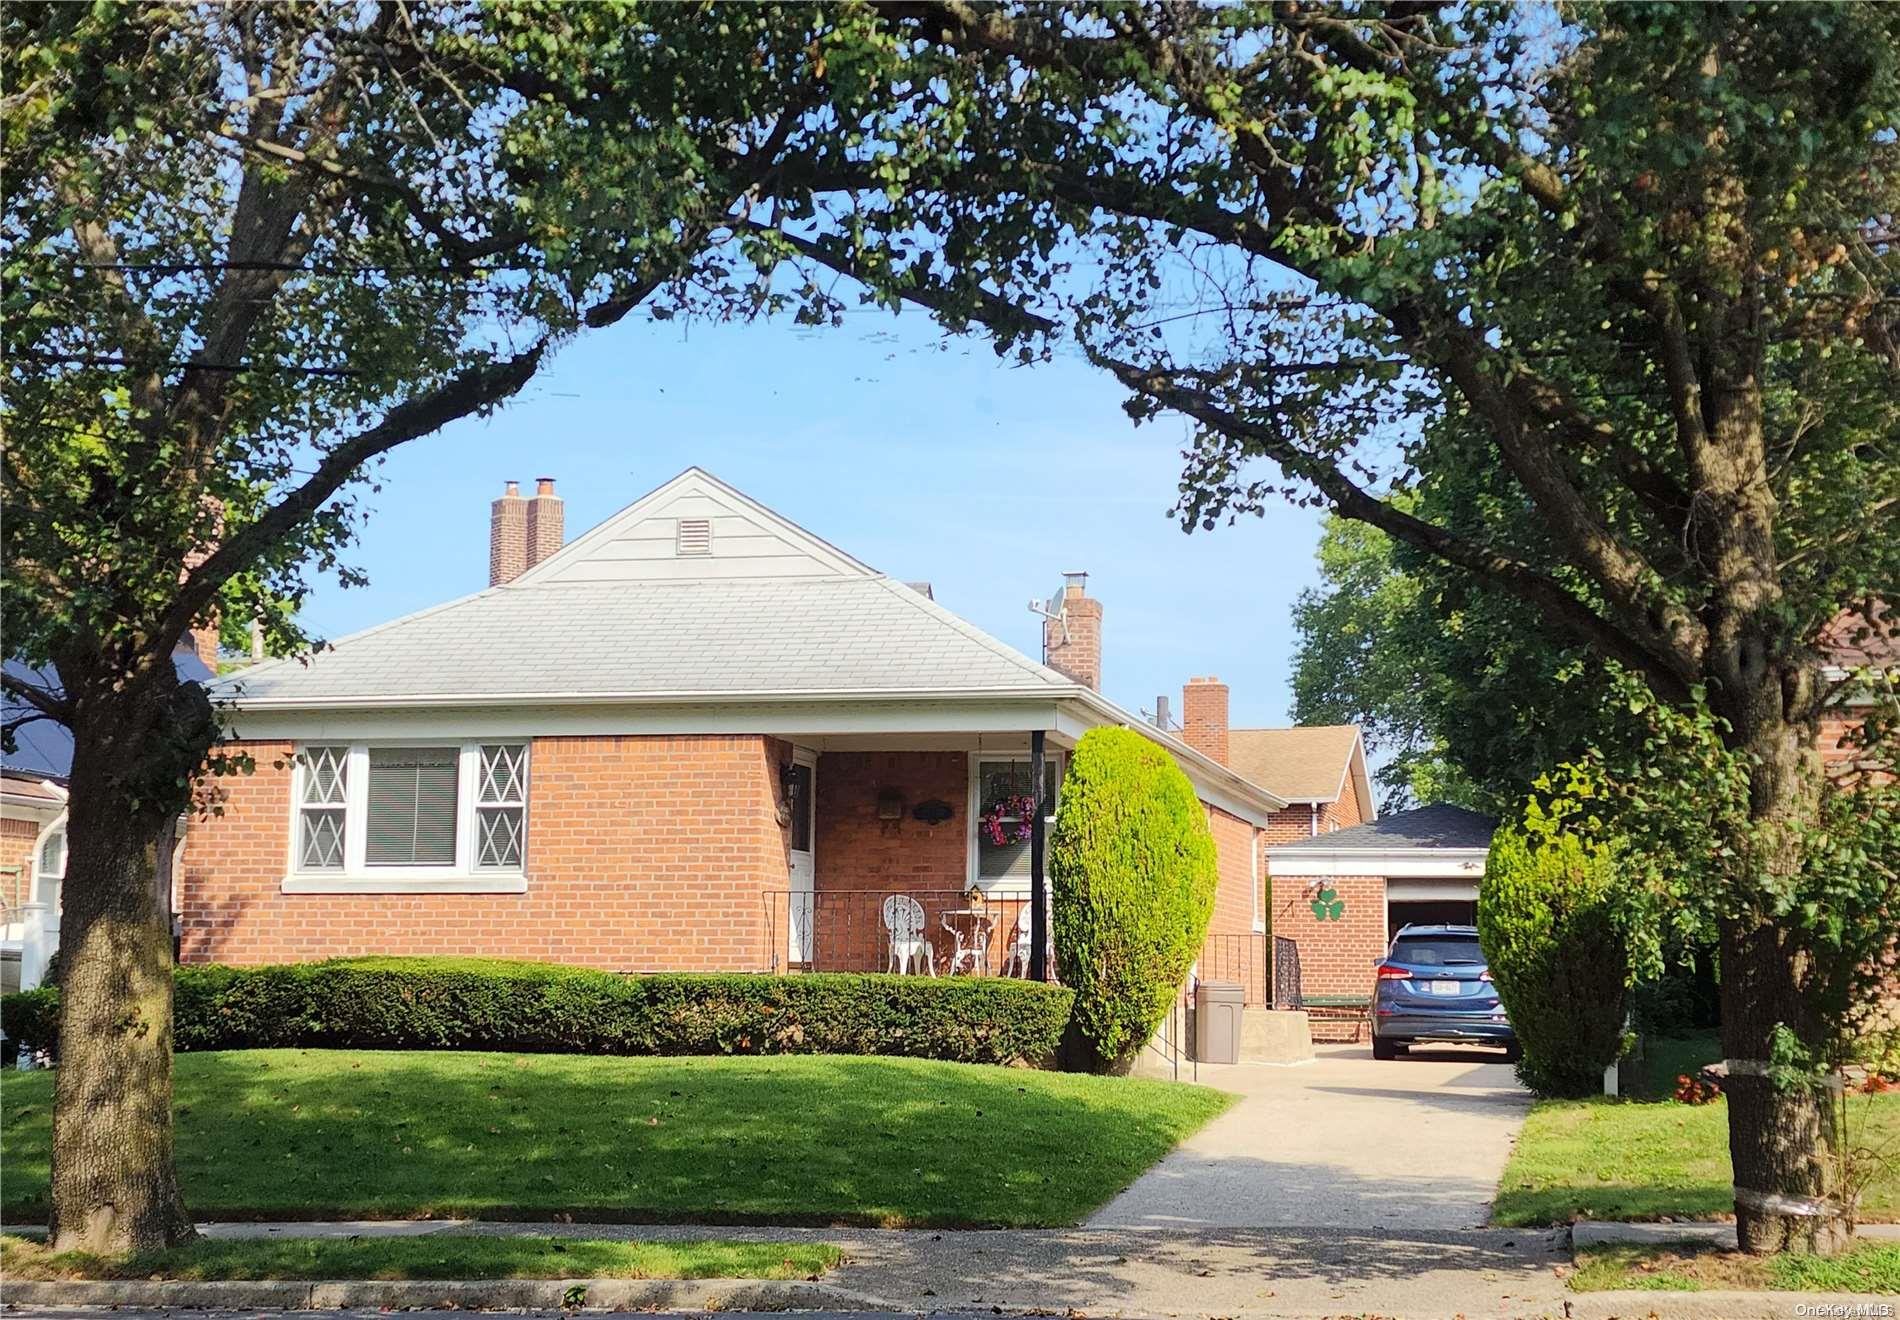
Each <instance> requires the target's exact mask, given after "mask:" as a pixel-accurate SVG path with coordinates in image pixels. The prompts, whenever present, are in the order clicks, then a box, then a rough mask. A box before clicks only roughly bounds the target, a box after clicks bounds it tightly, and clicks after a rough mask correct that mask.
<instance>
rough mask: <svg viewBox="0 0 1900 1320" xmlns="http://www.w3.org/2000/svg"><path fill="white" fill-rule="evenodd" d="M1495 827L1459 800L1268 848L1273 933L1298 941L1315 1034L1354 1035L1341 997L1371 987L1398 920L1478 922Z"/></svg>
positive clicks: (1354, 1012)
mask: <svg viewBox="0 0 1900 1320" xmlns="http://www.w3.org/2000/svg"><path fill="white" fill-rule="evenodd" d="M1496 828H1497V821H1496V820H1494V819H1493V818H1492V817H1490V816H1484V815H1480V814H1479V813H1477V812H1475V811H1467V810H1465V809H1464V808H1463V807H1452V806H1442V805H1441V806H1431V807H1418V808H1415V809H1414V810H1411V811H1400V812H1395V813H1393V814H1392V815H1390V816H1381V817H1380V818H1379V819H1377V820H1373V821H1368V822H1367V823H1366V824H1363V825H1355V826H1352V827H1351V828H1349V829H1342V830H1338V831H1336V832H1329V833H1325V834H1316V835H1312V836H1309V837H1307V838H1304V839H1299V840H1296V841H1294V842H1292V843H1281V844H1275V845H1273V846H1271V847H1269V848H1268V850H1267V874H1268V876H1269V877H1270V880H1269V887H1270V892H1271V893H1272V895H1273V932H1274V934H1276V935H1281V936H1285V937H1287V938H1289V939H1292V940H1293V941H1295V942H1296V943H1297V944H1298V945H1299V950H1300V991H1301V994H1302V996H1303V997H1304V998H1305V999H1306V1000H1307V1002H1308V1010H1309V1012H1311V1013H1312V1014H1313V1015H1314V1021H1313V1034H1314V1039H1316V1040H1317V1039H1322V1038H1326V1037H1333V1038H1337V1037H1338V1036H1339V1035H1340V1034H1341V1032H1340V1028H1341V1027H1348V1028H1349V1030H1348V1031H1347V1032H1346V1035H1347V1037H1348V1038H1351V1037H1352V1036H1354V1035H1356V1033H1357V1030H1358V1019H1359V1018H1361V1017H1363V1016H1364V1014H1363V1010H1362V1009H1361V1008H1359V1007H1356V1006H1354V1005H1348V1004H1343V1003H1339V1002H1337V1001H1341V1000H1355V1001H1356V1000H1363V999H1364V998H1365V997H1366V996H1367V995H1368V994H1369V993H1370V991H1371V986H1372V966H1373V964H1374V963H1375V962H1377V961H1378V959H1379V957H1380V956H1381V955H1382V954H1384V953H1385V951H1386V947H1387V945H1388V944H1389V943H1390V942H1391V937H1392V934H1393V932H1395V931H1397V930H1398V929H1399V927H1401V926H1404V925H1407V924H1411V925H1423V924H1431V923H1435V922H1448V923H1451V924H1454V925H1470V924H1472V923H1475V922H1476V921H1477V919H1478V881H1479V880H1481V879H1483V878H1484V859H1485V854H1486V853H1488V852H1489V851H1490V848H1491V834H1492V831H1494V830H1495V829H1496ZM1329 1001H1332V1002H1329ZM1333 1009H1337V1010H1339V1011H1338V1012H1332V1011H1330V1010H1333ZM1334 1018H1336V1019H1341V1021H1338V1022H1328V1021H1326V1019H1334Z"/></svg>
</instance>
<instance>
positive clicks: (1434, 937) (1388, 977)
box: [1372, 926, 1519, 1062]
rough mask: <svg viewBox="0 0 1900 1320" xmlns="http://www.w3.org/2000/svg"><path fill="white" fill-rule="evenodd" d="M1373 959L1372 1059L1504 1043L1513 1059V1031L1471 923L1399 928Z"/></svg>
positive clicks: (1515, 1036) (1507, 1056)
mask: <svg viewBox="0 0 1900 1320" xmlns="http://www.w3.org/2000/svg"><path fill="white" fill-rule="evenodd" d="M1377 961H1378V971H1377V973H1376V976H1377V979H1376V980H1375V981H1374V982H1373V985H1372V1057H1373V1058H1375V1059H1396V1058H1397V1057H1398V1054H1399V1049H1400V1047H1401V1046H1406V1045H1419V1044H1425V1043H1428V1042H1437V1043H1450V1042H1461V1043H1464V1044H1477V1045H1500V1046H1503V1048H1504V1052H1505V1057H1506V1058H1507V1059H1509V1060H1511V1061H1512V1062H1516V1060H1517V1058H1518V1053H1519V1051H1518V1044H1517V1033H1516V1032H1514V1031H1512V1030H1511V1022H1510V1019H1509V1018H1507V1017H1506V1016H1505V1015H1504V1005H1503V1004H1501V1003H1499V1002H1498V991H1497V987H1496V986H1494V985H1492V984H1491V972H1490V969H1489V968H1488V967H1487V965H1486V963H1485V957H1484V953H1483V952H1482V951H1481V950H1480V949H1479V948H1478V928H1477V927H1476V926H1401V927H1400V928H1399V933H1398V934H1396V935H1394V936H1393V937H1392V947H1391V948H1390V949H1388V950H1387V951H1386V954H1385V956H1384V957H1383V958H1380V959H1378V960H1377Z"/></svg>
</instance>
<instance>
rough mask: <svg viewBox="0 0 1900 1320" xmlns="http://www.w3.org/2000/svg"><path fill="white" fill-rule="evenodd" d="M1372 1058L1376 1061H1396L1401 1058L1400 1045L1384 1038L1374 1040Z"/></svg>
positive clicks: (1379, 1037) (1377, 1037)
mask: <svg viewBox="0 0 1900 1320" xmlns="http://www.w3.org/2000/svg"><path fill="white" fill-rule="evenodd" d="M1372 1057H1373V1058H1375V1059H1396V1058H1398V1057H1399V1043H1398V1042H1397V1041H1396V1040H1387V1039H1386V1038H1385V1037H1383V1036H1374V1037H1373V1038H1372Z"/></svg>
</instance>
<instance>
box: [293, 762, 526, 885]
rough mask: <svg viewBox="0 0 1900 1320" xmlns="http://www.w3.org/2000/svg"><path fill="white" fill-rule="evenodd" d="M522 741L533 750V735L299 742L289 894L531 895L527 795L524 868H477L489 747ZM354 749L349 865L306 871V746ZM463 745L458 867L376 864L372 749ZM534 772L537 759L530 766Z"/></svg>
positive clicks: (346, 843)
mask: <svg viewBox="0 0 1900 1320" xmlns="http://www.w3.org/2000/svg"><path fill="white" fill-rule="evenodd" d="M504 742H505V743H519V744H520V745H521V746H523V747H526V748H529V749H530V750H529V761H530V762H531V761H532V756H533V752H532V745H531V740H529V739H526V738H476V739H472V740H460V739H454V738H376V739H371V740H369V741H366V742H351V743H347V744H339V742H338V741H337V740H335V739H327V738H313V739H310V740H309V741H308V742H304V743H299V744H298V745H297V763H296V769H295V772H294V773H293V775H292V776H291V784H290V848H289V855H288V856H287V857H286V858H285V859H284V879H283V883H282V885H281V886H280V889H281V891H282V892H283V893H286V894H525V893H527V892H528V876H527V872H526V869H525V868H526V864H527V857H528V848H527V840H528V829H529V824H528V810H529V809H528V806H527V799H526V798H525V797H524V798H523V805H522V809H521V819H522V848H521V858H522V866H521V867H520V868H515V869H511V870H498V869H493V868H477V867H476V866H475V865H474V857H475V831H476V829H477V828H478V827H477V825H476V816H475V808H476V802H475V795H476V784H477V781H478V780H479V778H480V776H481V764H482V761H481V758H482V747H483V745H484V744H489V743H504ZM339 745H344V746H347V747H348V748H349V756H348V759H347V762H346V765H347V767H348V769H347V770H346V772H345V779H344V788H343V798H344V808H343V867H342V869H341V870H304V869H303V868H302V867H301V865H300V860H299V858H300V854H301V852H302V848H301V846H300V845H301V842H302V834H303V807H304V801H303V796H304V794H303V788H304V773H305V769H306V766H305V762H304V756H303V753H304V749H305V748H306V747H335V746H339ZM443 746H449V747H455V748H457V751H458V756H457V761H456V766H455V863H454V865H452V866H371V865H369V863H368V862H367V861H366V860H365V858H366V856H367V853H368V848H369V830H368V828H367V823H368V818H369V753H370V748H372V747H376V748H385V747H443ZM524 772H525V773H526V774H528V775H532V774H533V765H532V764H531V763H530V764H526V765H524Z"/></svg>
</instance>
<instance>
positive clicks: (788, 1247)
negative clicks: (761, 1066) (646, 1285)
mask: <svg viewBox="0 0 1900 1320" xmlns="http://www.w3.org/2000/svg"><path fill="white" fill-rule="evenodd" d="M839 1258H840V1253H839V1251H838V1249H837V1248H836V1247H831V1246H824V1245H820V1244H791V1243H785V1242H602V1241H596V1240H594V1239H592V1238H585V1239H583V1238H547V1237H468V1236H451V1235H449V1234H444V1235H442V1236H440V1237H419V1238H272V1239H269V1240H263V1239H222V1240H216V1241H213V1240H210V1239H203V1240H200V1241H197V1242H193V1243H191V1244H189V1245H187V1246H183V1247H176V1248H173V1249H172V1250H169V1251H145V1252H139V1253H137V1254H135V1255H131V1256H126V1257H120V1258H115V1259H109V1258H106V1257H102V1256H93V1255H88V1254H86V1253H84V1252H77V1251H68V1252H61V1253H59V1254H54V1253H53V1252H52V1251H49V1250H48V1249H47V1248H46V1246H45V1245H44V1244H43V1243H39V1242H32V1241H29V1240H27V1239H26V1238H21V1237H12V1236H0V1274H5V1275H6V1277H7V1278H9V1279H192V1280H198V1279H807V1278H811V1277H812V1276H814V1275H818V1274H822V1273H824V1272H825V1271H826V1270H828V1269H830V1268H831V1267H832V1266H833V1265H836V1264H837V1263H838V1260H839Z"/></svg>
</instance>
